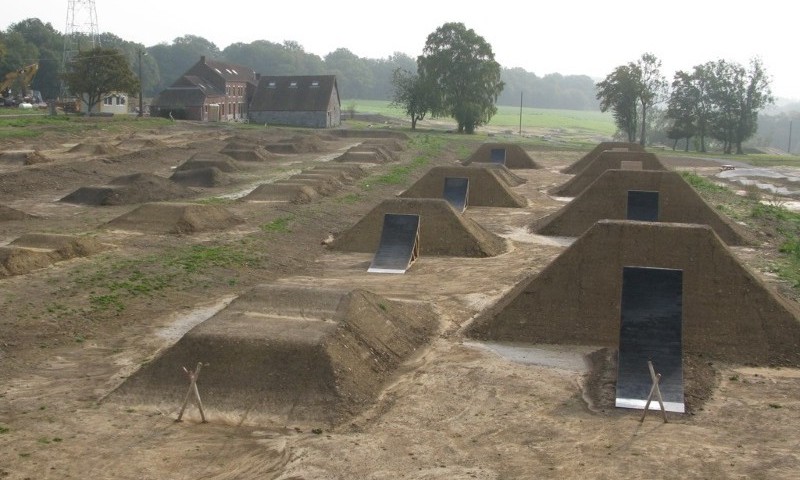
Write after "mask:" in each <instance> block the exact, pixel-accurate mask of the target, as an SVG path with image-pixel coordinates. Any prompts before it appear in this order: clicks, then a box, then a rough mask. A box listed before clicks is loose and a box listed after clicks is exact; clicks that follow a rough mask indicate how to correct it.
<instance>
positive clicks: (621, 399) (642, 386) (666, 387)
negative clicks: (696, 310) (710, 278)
mask: <svg viewBox="0 0 800 480" xmlns="http://www.w3.org/2000/svg"><path fill="white" fill-rule="evenodd" d="M682 297H683V271H682V270H672V269H666V268H645V267H623V272H622V307H621V309H622V318H621V324H620V334H619V361H618V363H619V365H618V371H617V395H616V403H615V404H616V406H617V407H622V408H639V409H641V408H644V406H645V403H646V401H647V396H648V395H649V393H650V388H651V387H652V385H653V382H652V380H651V378H650V371H649V369H648V367H647V361H648V360H650V361H652V362H653V366H654V367H655V371H656V373H660V374H661V382H660V383H659V388H660V389H661V395H662V397H663V399H664V408H665V409H666V410H667V411H669V412H679V413H683V412H684V400H683V366H682V356H683V354H682V352H683V351H682V344H681V338H682V337H681V330H682V321H683V315H682V302H683V298H682ZM659 408H660V407H659V405H658V402H657V401H655V399H654V400H653V402H652V403H651V404H650V409H651V410H658V409H659Z"/></svg>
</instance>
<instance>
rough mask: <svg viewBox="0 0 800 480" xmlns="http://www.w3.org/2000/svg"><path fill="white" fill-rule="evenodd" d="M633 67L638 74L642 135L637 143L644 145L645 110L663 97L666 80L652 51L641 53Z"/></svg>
mask: <svg viewBox="0 0 800 480" xmlns="http://www.w3.org/2000/svg"><path fill="white" fill-rule="evenodd" d="M632 67H633V65H632ZM634 68H635V70H634V71H636V72H637V73H638V75H639V104H640V108H641V112H642V135H641V137H640V138H639V143H640V144H641V145H642V146H644V144H645V140H646V138H647V135H646V129H647V112H648V110H649V109H650V108H651V107H653V106H655V105H656V104H657V103H660V102H661V101H662V99H663V98H664V95H665V93H666V91H667V80H666V79H665V78H664V76H663V75H662V74H661V60H659V59H658V58H656V56H655V55H653V54H652V53H645V54H643V55H642V56H641V58H639V60H637V61H636V64H635V67H634Z"/></svg>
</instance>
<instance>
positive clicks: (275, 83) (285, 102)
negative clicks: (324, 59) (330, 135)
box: [249, 75, 342, 128]
mask: <svg viewBox="0 0 800 480" xmlns="http://www.w3.org/2000/svg"><path fill="white" fill-rule="evenodd" d="M249 118H250V121H251V122H253V123H266V124H277V125H291V126H300V127H313V128H331V127H337V126H339V125H340V124H341V119H342V106H341V100H340V99H339V87H338V85H337V84H336V76H335V75H295V76H261V77H260V78H259V81H258V86H257V87H256V90H255V93H254V95H253V101H252V102H251V103H250V111H249Z"/></svg>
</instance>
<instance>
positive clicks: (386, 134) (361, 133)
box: [328, 129, 410, 140]
mask: <svg viewBox="0 0 800 480" xmlns="http://www.w3.org/2000/svg"><path fill="white" fill-rule="evenodd" d="M328 133H329V134H330V135H336V136H338V137H342V138H394V139H397V140H409V138H410V137H409V136H408V135H407V134H406V133H403V132H395V131H392V130H384V129H369V130H347V129H340V130H331V131H330V132H328Z"/></svg>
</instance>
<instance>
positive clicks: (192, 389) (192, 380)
mask: <svg viewBox="0 0 800 480" xmlns="http://www.w3.org/2000/svg"><path fill="white" fill-rule="evenodd" d="M201 368H203V362H197V368H196V369H195V370H194V372H190V371H189V370H187V369H186V367H183V371H184V372H186V375H188V376H189V389H188V390H187V391H186V396H185V397H184V398H183V405H181V411H180V413H178V418H177V419H175V421H176V422H180V421H181V419H182V418H183V412H184V411H185V410H186V405H188V404H189V398H190V397H191V395H192V393H194V402H195V403H196V404H197V408H198V409H200V418H201V419H202V421H203V423H206V414H205V412H204V411H203V401H202V400H201V399H200V391H199V390H198V389H197V377H199V376H200V369H201Z"/></svg>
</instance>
